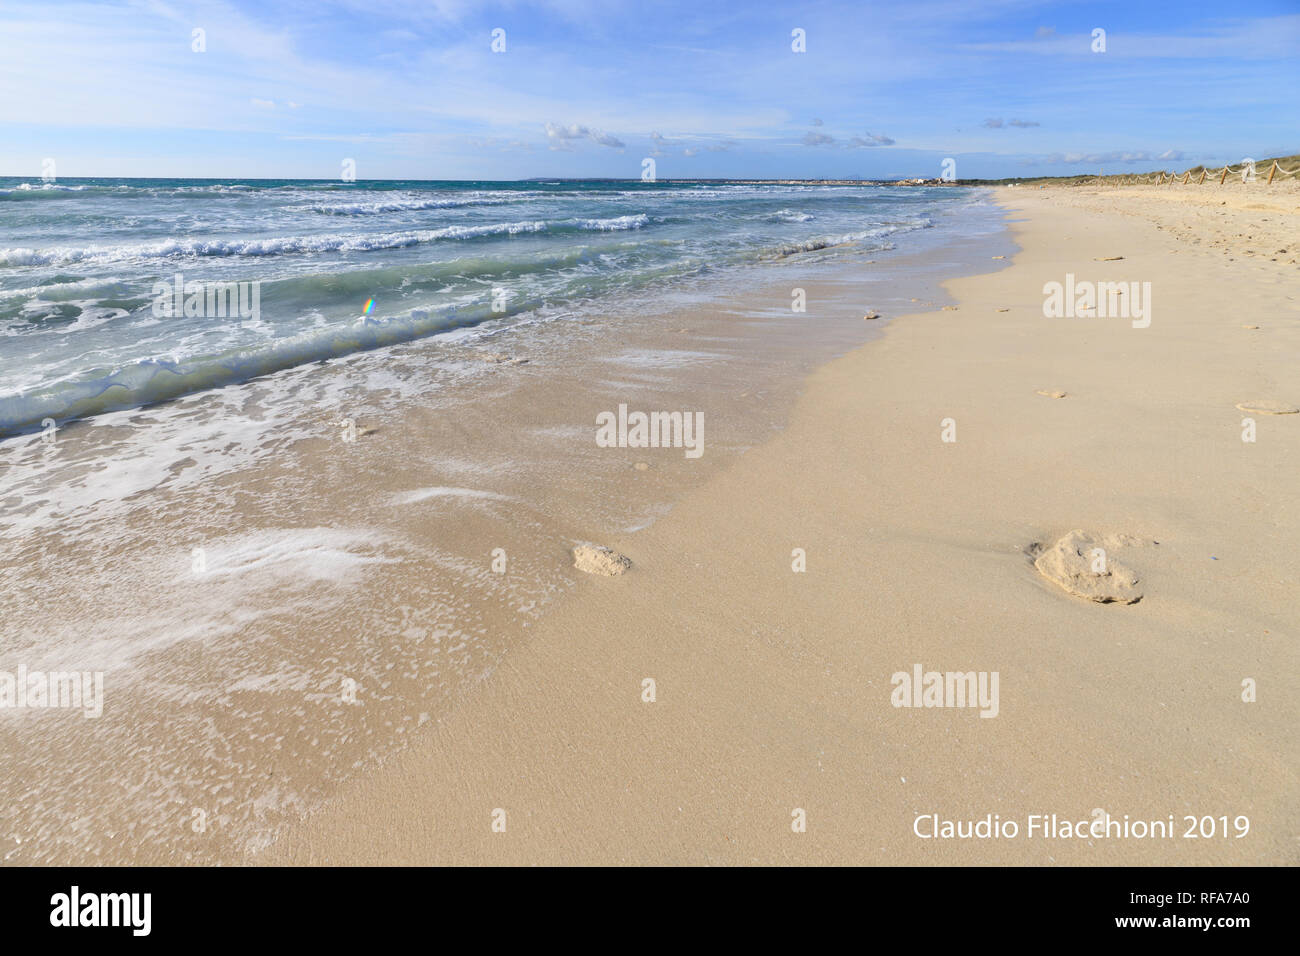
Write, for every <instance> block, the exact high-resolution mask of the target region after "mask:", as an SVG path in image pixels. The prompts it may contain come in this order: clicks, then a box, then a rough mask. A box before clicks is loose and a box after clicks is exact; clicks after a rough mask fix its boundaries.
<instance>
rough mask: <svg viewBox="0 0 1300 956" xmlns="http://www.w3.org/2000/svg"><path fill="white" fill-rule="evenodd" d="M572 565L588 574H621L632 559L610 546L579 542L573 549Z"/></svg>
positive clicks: (630, 565) (628, 566)
mask: <svg viewBox="0 0 1300 956" xmlns="http://www.w3.org/2000/svg"><path fill="white" fill-rule="evenodd" d="M573 566H574V567H575V568H577V569H578V570H579V571H585V572H587V573H588V574H604V575H607V576H608V575H615V574H622V573H623V572H624V571H626V570H627V569H628V568H630V567H632V559H631V558H629V557H627V556H626V555H622V554H619V553H618V552H617V551H615V550H613V549H612V548H603V547H601V546H600V545H595V544H580V545H578V546H577V547H576V548H574V549H573Z"/></svg>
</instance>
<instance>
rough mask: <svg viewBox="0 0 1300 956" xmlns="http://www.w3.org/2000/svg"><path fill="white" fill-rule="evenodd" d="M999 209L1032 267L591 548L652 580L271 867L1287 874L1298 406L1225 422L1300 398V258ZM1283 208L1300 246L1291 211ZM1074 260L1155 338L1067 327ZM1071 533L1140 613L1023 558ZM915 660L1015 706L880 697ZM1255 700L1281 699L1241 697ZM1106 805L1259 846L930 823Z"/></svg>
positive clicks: (475, 702)
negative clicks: (1275, 870) (863, 866)
mask: <svg viewBox="0 0 1300 956" xmlns="http://www.w3.org/2000/svg"><path fill="white" fill-rule="evenodd" d="M999 197H1000V202H1002V203H1003V204H1004V205H1006V206H1007V207H1008V208H1009V209H1010V210H1011V211H1012V212H1014V213H1016V215H1018V216H1021V217H1027V219H1025V220H1024V221H1018V222H1015V223H1014V225H1013V229H1014V231H1015V235H1016V237H1017V240H1018V241H1019V242H1020V246H1021V249H1020V251H1019V252H1018V253H1016V255H1015V256H1014V259H1013V260H1012V264H1011V267H1010V268H1009V269H1007V270H1006V271H1003V272H992V273H985V274H981V275H976V276H971V277H967V278H960V279H953V280H950V281H948V282H946V283H944V286H945V289H946V290H947V291H948V293H949V294H950V295H951V296H953V297H954V298H955V299H956V301H957V303H958V304H957V306H956V308H955V309H953V310H940V311H936V312H928V313H916V314H912V315H907V316H903V317H900V320H899V321H896V322H891V323H890V325H889V326H888V328H886V330H885V331H884V334H883V335H882V336H881V337H880V338H879V339H878V340H876V341H872V342H869V343H867V344H866V345H864V346H862V347H860V348H858V349H856V350H854V351H852V352H850V353H849V354H847V355H845V356H842V357H840V358H838V359H835V360H833V361H831V362H830V363H829V364H827V365H824V366H822V367H821V368H820V369H818V370H817V371H816V372H814V373H813V374H812V375H811V377H810V378H809V379H808V380H807V382H805V384H804V387H803V390H802V392H801V395H800V397H799V399H798V400H797V402H796V403H795V406H794V409H793V412H792V415H791V416H790V419H789V421H788V424H787V426H786V427H785V428H784V429H783V430H782V431H780V432H779V433H778V434H776V435H775V436H774V437H772V438H770V439H769V440H768V441H766V442H764V443H763V444H761V445H759V446H757V447H755V448H751V449H750V450H749V451H748V452H746V454H744V455H743V456H741V457H740V458H738V459H736V460H735V461H734V462H733V463H732V464H731V465H730V466H728V467H727V468H725V469H723V470H722V471H721V472H720V473H717V474H715V475H713V476H711V477H710V478H709V480H708V481H707V482H706V483H705V484H704V485H702V486H699V487H696V488H694V489H693V490H691V491H689V492H688V493H687V494H686V495H685V496H683V498H682V499H681V500H679V502H678V503H677V505H676V506H675V507H674V509H673V511H672V512H671V513H670V514H668V515H667V516H666V517H664V518H662V519H661V520H659V521H657V522H656V523H654V524H653V525H651V526H650V527H649V528H647V529H645V530H643V531H638V532H636V533H627V534H611V535H609V536H608V537H607V538H606V539H604V540H602V541H601V542H600V543H602V544H607V545H609V546H611V547H614V548H615V549H616V550H619V551H622V552H623V553H626V554H628V555H629V556H631V557H632V559H633V561H634V566H633V570H632V572H631V573H629V574H626V575H623V576H621V577H618V578H612V579H608V580H603V579H602V580H589V581H584V582H582V583H581V584H580V585H579V593H578V594H575V595H572V596H571V597H570V599H569V600H568V601H566V602H565V604H564V605H563V606H561V607H559V608H557V609H556V611H555V612H554V613H553V614H551V615H548V616H547V618H546V619H545V620H543V621H541V622H540V623H539V624H538V625H537V626H536V627H535V628H534V629H532V632H531V636H530V639H529V641H528V642H527V643H525V644H524V645H522V646H520V647H518V648H515V649H513V650H512V652H511V653H510V654H508V655H506V656H505V657H504V658H503V659H502V661H501V664H500V666H499V668H498V669H497V671H496V673H495V674H494V675H493V678H492V679H491V680H490V681H487V682H484V683H481V684H479V685H477V686H476V687H475V688H474V690H473V692H472V694H471V695H470V696H469V697H467V699H465V700H464V701H463V702H462V703H461V704H460V705H459V706H458V707H456V708H455V709H454V710H453V711H452V712H451V713H449V714H447V715H446V716H445V718H444V719H442V720H440V721H436V722H434V724H433V725H432V726H431V727H429V728H427V729H426V731H425V732H424V737H423V738H422V739H421V740H419V741H417V742H415V743H414V744H413V745H411V746H410V747H409V748H408V749H406V750H405V751H403V752H402V753H400V754H398V755H396V756H395V757H394V758H392V759H391V760H390V761H389V762H388V763H387V764H386V765H384V766H382V767H380V768H379V769H377V770H376V771H374V772H372V773H368V774H366V775H363V776H361V777H360V778H358V779H356V780H354V781H353V782H352V783H350V784H348V785H347V786H346V787H344V788H343V790H342V791H341V792H340V793H339V794H338V795H337V796H336V797H334V798H333V799H332V800H331V801H330V802H329V803H328V804H327V805H326V806H325V807H324V808H322V809H321V810H319V811H317V812H315V813H314V814H312V815H310V816H309V817H307V818H306V819H304V821H303V822H302V823H301V824H299V825H297V826H295V827H294V828H292V829H290V830H289V831H287V832H285V833H284V834H282V835H281V837H280V839H279V840H278V841H277V842H276V844H275V845H274V846H272V847H271V848H269V849H268V850H267V851H266V852H264V853H262V854H258V855H256V856H254V857H253V858H252V859H251V861H252V862H257V863H366V864H373V863H392V864H398V863H400V864H444V863H479V864H505V863H561V864H578V863H616V864H630V863H642V864H643V863H661V864H667V863H689V864H703V863H741V864H747V863H801V864H811V863H822V864H827V863H830V864H834V863H884V864H909V863H910V864H918V863H919V864H958V865H962V864H976V863H982V864H989V863H993V864H1040V865H1052V864H1060V865H1093V864H1122V865H1161V864H1242V863H1264V864H1284V863H1292V864H1294V863H1295V862H1296V861H1297V854H1296V850H1295V843H1294V822H1295V821H1294V807H1295V806H1296V804H1297V799H1296V798H1297V794H1298V792H1300V788H1298V785H1297V774H1296V770H1295V767H1296V765H1297V760H1296V756H1297V754H1296V745H1295V744H1294V742H1293V737H1292V735H1291V734H1290V730H1289V729H1290V728H1291V727H1293V726H1294V725H1295V723H1296V717H1297V711H1296V707H1295V703H1294V701H1295V694H1294V686H1293V685H1294V675H1295V674H1296V673H1297V668H1296V666H1295V665H1296V653H1295V650H1294V632H1293V629H1294V626H1295V620H1294V586H1295V582H1296V580H1297V573H1296V572H1297V563H1296V556H1295V552H1294V548H1293V547H1292V546H1291V545H1290V544H1289V542H1293V541H1294V540H1295V539H1296V537H1297V534H1298V533H1300V516H1297V513H1296V511H1295V509H1294V507H1293V506H1291V505H1288V502H1293V501H1294V498H1293V492H1292V491H1291V490H1290V480H1291V478H1293V476H1294V475H1295V474H1296V473H1297V468H1296V466H1297V464H1300V432H1297V426H1300V421H1298V420H1297V419H1300V416H1262V415H1261V416H1258V418H1259V422H1258V427H1259V430H1260V435H1261V437H1260V438H1259V440H1258V441H1257V442H1255V443H1253V444H1251V445H1247V444H1246V443H1244V442H1243V441H1242V440H1241V436H1240V432H1241V428H1242V425H1241V423H1240V420H1241V418H1242V413H1241V412H1240V411H1238V409H1237V408H1236V407H1235V405H1236V403H1238V402H1242V401H1247V400H1251V399H1260V398H1272V399H1278V400H1286V401H1290V402H1292V403H1295V402H1297V400H1300V395H1297V394H1294V387H1295V386H1294V380H1293V375H1292V374H1291V373H1292V372H1293V369H1294V361H1293V357H1294V356H1295V355H1297V354H1300V323H1298V322H1297V321H1296V319H1297V316H1296V306H1295V300H1294V295H1288V294H1287V292H1286V286H1285V285H1284V284H1283V280H1284V278H1289V279H1290V280H1291V281H1293V273H1294V270H1293V269H1288V266H1287V264H1286V263H1284V262H1282V263H1276V262H1272V261H1269V260H1268V259H1267V258H1262V257H1252V258H1248V259H1239V258H1238V257H1229V260H1228V261H1224V260H1223V259H1221V258H1219V257H1217V256H1214V255H1213V254H1212V252H1211V251H1210V250H1197V249H1195V248H1193V246H1192V245H1190V244H1188V242H1187V241H1186V240H1185V239H1183V238H1181V237H1180V235H1179V233H1178V230H1175V229H1168V228H1164V227H1163V226H1161V228H1156V227H1155V226H1154V225H1148V224H1146V223H1144V222H1143V221H1140V220H1139V221H1126V220H1127V219H1131V218H1133V217H1125V216H1120V215H1118V214H1116V211H1115V210H1114V208H1113V207H1114V197H1113V195H1112V196H1094V195H1090V194H1089V193H1088V192H1087V191H1074V192H1072V193H1065V192H1063V191H1059V190H1053V191H1050V192H1047V191H1044V192H1042V193H1038V192H1035V193H1034V194H1030V195H1024V191H1023V190H1018V191H1012V192H1011V193H1010V194H1008V192H1007V191H1005V190H1003V191H1000V192H999ZM1107 200H1110V205H1107ZM1144 201H1145V200H1144ZM1269 201H1270V202H1272V203H1274V204H1275V205H1274V206H1270V217H1269V218H1274V219H1276V218H1281V220H1282V224H1281V225H1279V226H1277V229H1278V231H1279V234H1282V235H1285V234H1287V233H1288V231H1289V234H1290V235H1294V234H1295V233H1294V225H1295V222H1296V214H1295V211H1294V209H1293V208H1292V207H1290V206H1288V203H1289V202H1290V201H1291V200H1290V197H1289V194H1288V195H1287V197H1286V198H1283V199H1282V200H1281V203H1282V204H1281V205H1280V206H1277V205H1276V203H1277V200H1276V199H1273V198H1270V200H1269ZM1149 202H1150V203H1153V204H1154V203H1167V204H1166V205H1159V206H1155V205H1153V206H1152V208H1153V209H1159V210H1160V211H1161V212H1162V213H1163V214H1165V215H1167V216H1168V218H1169V220H1170V221H1171V222H1182V221H1184V220H1186V218H1187V215H1188V213H1187V212H1186V209H1185V208H1183V207H1179V206H1177V205H1176V204H1173V203H1172V201H1169V200H1165V199H1163V198H1161V199H1159V200H1157V199H1151V200H1150V201H1149ZM1234 205H1235V204H1234ZM1130 211H1131V210H1130ZM1219 215H1222V216H1224V217H1226V219H1225V221H1224V222H1222V223H1215V222H1211V221H1200V222H1197V223H1196V226H1197V227H1201V228H1205V229H1208V230H1210V235H1209V236H1207V238H1213V237H1215V236H1219V238H1221V239H1222V240H1223V241H1224V242H1228V241H1229V240H1230V238H1231V236H1230V232H1228V230H1232V229H1235V228H1238V227H1239V226H1241V225H1242V224H1250V223H1251V222H1252V221H1253V220H1254V219H1258V218H1259V217H1258V216H1252V215H1251V214H1250V213H1249V212H1248V211H1246V210H1244V209H1238V208H1234V209H1233V210H1230V211H1227V212H1224V213H1221V214H1219ZM1234 217H1236V218H1234ZM1216 229H1217V230H1218V232H1215V231H1214V230H1216ZM1184 231H1185V230H1184ZM1162 232H1163V234H1162ZM1220 234H1222V235H1220ZM1278 248H1287V249H1289V248H1290V247H1289V246H1279V247H1278ZM1117 257H1122V258H1117ZM1229 262H1232V263H1234V264H1232V265H1230V264H1229ZM1247 269H1248V270H1249V271H1248V272H1247V271H1243V270H1247ZM1068 272H1079V273H1080V274H1081V275H1083V276H1086V278H1088V279H1097V280H1099V281H1136V280H1144V281H1150V282H1152V284H1153V286H1154V289H1155V295H1154V299H1153V302H1154V316H1153V321H1152V323H1151V325H1150V327H1147V328H1133V327H1131V326H1130V324H1129V323H1128V322H1125V321H1116V320H1109V319H1098V318H1082V319H1075V320H1064V321H1061V320H1057V321H1052V320H1047V319H1045V318H1044V317H1043V314H1042V302H1043V294H1042V286H1043V283H1044V282H1046V281H1051V280H1058V279H1060V278H1061V277H1062V276H1064V275H1065V274H1066V273H1068ZM1003 310H1006V311H1003ZM1239 316H1240V318H1239ZM1256 324H1257V325H1258V326H1259V328H1257V329H1245V328H1243V325H1247V326H1249V325H1256ZM1041 391H1047V392H1054V391H1063V392H1065V395H1064V397H1063V398H1060V399H1055V398H1051V397H1048V396H1047V395H1044V394H1038V393H1039V392H1041ZM945 419H952V420H953V421H954V423H955V428H956V438H957V440H956V441H954V442H943V441H942V438H941V428H943V427H946V426H943V425H941V423H942V422H943V421H944V420H945ZM1252 453H1253V454H1252ZM1247 454H1250V457H1247ZM1075 528H1080V529H1084V530H1085V531H1087V532H1090V533H1094V534H1097V535H1099V536H1109V538H1108V539H1107V540H1108V541H1113V542H1115V544H1114V547H1115V548H1116V549H1117V554H1118V557H1117V561H1118V560H1122V561H1124V562H1125V563H1126V564H1130V565H1131V566H1132V567H1133V568H1135V569H1136V572H1137V575H1138V576H1139V580H1140V582H1141V586H1142V588H1143V592H1144V593H1143V596H1142V599H1141V600H1140V601H1138V602H1137V603H1133V604H1129V605H1126V606H1125V605H1120V604H1109V605H1102V604H1096V603H1092V602H1089V601H1085V600H1082V599H1080V598H1077V597H1074V596H1071V595H1069V594H1067V593H1065V592H1064V591H1063V590H1062V589H1061V588H1059V587H1057V586H1056V584H1054V583H1053V582H1051V581H1048V580H1046V579H1045V578H1044V577H1043V576H1042V575H1040V574H1038V573H1037V572H1036V571H1035V569H1034V565H1033V563H1032V550H1031V549H1032V548H1033V547H1034V546H1035V545H1037V546H1039V547H1050V546H1051V545H1052V544H1053V543H1054V542H1056V541H1057V540H1058V539H1059V538H1061V537H1062V536H1064V535H1067V534H1068V533H1069V532H1070V531H1071V529H1075ZM1156 542H1158V544H1157V543H1156ZM1109 546H1111V545H1109V544H1108V547H1109ZM795 548H802V549H803V550H804V552H805V555H806V571H805V572H803V573H795V572H794V571H793V570H792V556H793V549H795ZM914 666H923V667H925V668H926V669H930V668H934V669H935V670H960V671H967V670H973V671H979V672H982V673H988V672H996V673H998V674H1000V675H1001V685H1000V686H1001V703H1000V708H999V714H998V716H997V717H996V718H995V719H992V720H982V719H980V718H979V716H978V714H976V713H975V712H973V711H971V710H943V709H940V710H921V711H915V710H912V709H899V708H896V707H893V706H891V686H890V682H891V675H893V674H895V673H896V672H899V671H904V672H906V671H909V670H911V669H912V668H913V667H914ZM1288 675H1290V677H1289V678H1288ZM646 678H652V679H653V680H654V681H655V688H656V700H655V701H654V702H653V703H647V702H644V701H643V699H642V695H643V693H644V691H643V687H644V684H643V681H644V680H645V679H646ZM1244 678H1258V680H1259V683H1260V686H1261V687H1265V686H1268V687H1270V690H1269V692H1268V693H1267V694H1265V693H1263V692H1261V694H1260V697H1259V699H1258V701H1256V702H1253V703H1245V702H1244V701H1243V700H1242V699H1241V694H1242V690H1241V683H1242V680H1243V679H1244ZM1288 682H1289V683H1291V684H1292V687H1290V688H1288V687H1287V684H1288ZM1243 781H1249V782H1250V786H1249V787H1248V788H1246V789H1243ZM1098 808H1101V809H1102V810H1104V812H1105V814H1106V815H1107V816H1108V817H1109V818H1112V819H1115V820H1120V819H1122V818H1124V817H1131V818H1132V819H1133V820H1164V819H1166V818H1169V817H1173V818H1175V820H1176V821H1178V822H1180V823H1181V818H1182V816H1183V815H1184V814H1188V815H1193V816H1196V817H1200V816H1203V815H1210V816H1215V817H1218V816H1220V815H1224V816H1226V817H1227V818H1228V819H1236V818H1237V817H1239V816H1241V817H1249V819H1250V831H1249V834H1248V836H1247V837H1246V838H1242V839H1227V838H1223V839H1218V840H1198V841H1192V840H1187V839H1184V838H1182V837H1181V831H1182V826H1179V827H1178V830H1179V833H1180V837H1179V838H1177V839H1174V838H1168V839H1161V840H1160V841H1159V842H1156V841H1148V840H1143V839H1128V840H1122V839H1121V840H1115V841H1113V842H1112V841H1110V840H1091V839H1078V838H1074V839H1070V840H1064V841H1055V842H1050V843H1049V842H1042V841H1039V842H1031V841H1026V840H989V841H983V840H960V839H958V840H939V839H935V840H924V839H920V838H918V837H917V836H916V835H915V833H914V831H913V830H912V827H913V825H914V823H915V821H916V819H917V818H918V816H921V815H925V814H931V813H932V814H935V815H937V816H939V817H942V818H944V819H953V820H978V819H982V818H984V817H985V816H986V815H989V814H998V815H1000V817H1001V819H1003V820H1006V819H1011V818H1016V819H1024V818H1026V817H1027V816H1028V815H1030V814H1040V815H1042V814H1046V815H1050V814H1052V813H1056V814H1059V815H1060V816H1061V817H1062V818H1063V819H1066V818H1068V819H1072V820H1075V819H1091V818H1092V815H1093V814H1094V811H1096V810H1097V809H1098ZM498 810H504V811H505V819H506V821H507V824H506V829H505V832H494V830H493V827H492V824H493V820H494V819H495V818H494V813H495V812H496V811H498ZM799 810H802V811H804V813H805V814H806V820H807V826H806V832H793V831H792V828H791V815H792V813H795V812H797V811H799Z"/></svg>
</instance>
